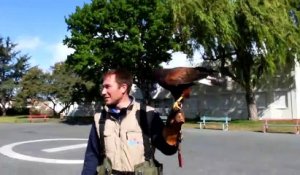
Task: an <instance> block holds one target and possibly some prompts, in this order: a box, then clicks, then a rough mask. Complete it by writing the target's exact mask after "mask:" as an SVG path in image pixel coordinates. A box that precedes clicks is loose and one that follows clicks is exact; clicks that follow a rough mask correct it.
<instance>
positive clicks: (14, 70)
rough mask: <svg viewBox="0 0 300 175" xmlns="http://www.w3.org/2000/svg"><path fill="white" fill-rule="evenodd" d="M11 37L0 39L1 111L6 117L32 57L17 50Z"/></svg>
mask: <svg viewBox="0 0 300 175" xmlns="http://www.w3.org/2000/svg"><path fill="white" fill-rule="evenodd" d="M15 47H16V44H15V43H13V42H12V41H11V40H10V38H9V37H7V38H6V39H4V38H2V37H0V109H1V112H2V115H3V116H5V115H6V110H7V107H9V106H10V105H11V102H12V100H13V98H14V96H15V92H16V90H17V89H18V85H19V82H20V79H21V77H22V76H23V75H24V73H26V71H27V69H28V67H29V64H28V60H29V58H30V57H28V56H27V55H22V54H20V52H19V51H16V50H15Z"/></svg>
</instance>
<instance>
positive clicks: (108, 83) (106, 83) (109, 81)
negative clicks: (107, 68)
mask: <svg viewBox="0 0 300 175" xmlns="http://www.w3.org/2000/svg"><path fill="white" fill-rule="evenodd" d="M126 90H127V85H126V84H121V85H120V84H118V83H117V81H116V75H114V74H112V75H108V76H106V77H104V80H103V83H102V90H101V95H102V97H103V99H104V102H105V104H106V105H108V106H110V105H115V106H117V105H118V104H119V103H120V102H121V100H122V98H123V97H124V95H125V94H126Z"/></svg>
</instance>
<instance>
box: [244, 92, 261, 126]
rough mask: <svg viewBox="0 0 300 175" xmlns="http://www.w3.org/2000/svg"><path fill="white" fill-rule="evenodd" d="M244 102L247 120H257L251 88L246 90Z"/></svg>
mask: <svg viewBox="0 0 300 175" xmlns="http://www.w3.org/2000/svg"><path fill="white" fill-rule="evenodd" d="M246 91H247V92H246V102H247V110H248V119H249V120H258V116H257V107H256V100H255V94H254V92H253V90H252V89H251V88H247V90H246Z"/></svg>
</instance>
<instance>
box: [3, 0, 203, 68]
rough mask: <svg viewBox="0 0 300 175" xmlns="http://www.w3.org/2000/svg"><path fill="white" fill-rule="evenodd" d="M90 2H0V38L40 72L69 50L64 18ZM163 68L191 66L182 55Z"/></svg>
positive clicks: (34, 0) (26, 0) (178, 55)
mask: <svg viewBox="0 0 300 175" xmlns="http://www.w3.org/2000/svg"><path fill="white" fill-rule="evenodd" d="M90 2H91V0H0V37H2V38H7V37H9V38H10V39H11V41H12V42H13V43H16V44H17V47H16V50H17V51H20V52H21V54H22V55H23V54H27V55H28V56H30V60H29V63H30V66H38V67H39V68H41V69H43V70H44V71H50V70H51V69H50V67H51V66H53V65H54V64H55V63H56V62H59V61H64V60H66V58H67V55H69V54H70V53H72V52H73V50H72V49H70V48H68V47H67V46H65V45H63V43H62V41H63V39H64V38H65V36H66V35H69V32H68V31H67V24H66V23H65V17H68V16H69V15H70V14H72V13H74V12H75V9H76V6H80V7H82V6H83V5H84V3H90ZM172 57H173V60H172V61H171V62H169V63H164V64H163V66H164V67H177V66H194V65H196V64H198V63H197V62H193V63H191V62H190V61H188V60H186V59H184V58H185V55H184V54H182V53H175V54H173V55H172Z"/></svg>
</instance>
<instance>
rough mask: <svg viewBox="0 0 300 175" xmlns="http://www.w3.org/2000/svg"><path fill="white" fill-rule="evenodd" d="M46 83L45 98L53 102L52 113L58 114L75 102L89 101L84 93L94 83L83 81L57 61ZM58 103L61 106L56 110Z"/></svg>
mask: <svg viewBox="0 0 300 175" xmlns="http://www.w3.org/2000/svg"><path fill="white" fill-rule="evenodd" d="M46 85H47V86H48V88H47V89H48V94H47V99H48V100H50V101H51V102H52V104H53V107H52V109H53V113H54V114H55V115H60V114H61V113H63V112H64V111H65V110H66V109H68V108H69V107H70V106H71V105H73V104H74V103H75V102H77V103H78V104H80V103H83V102H86V101H89V100H87V99H86V98H87V97H86V96H85V94H86V93H87V92H88V91H89V90H90V88H91V87H92V86H93V85H94V84H93V83H92V82H89V81H84V80H83V79H82V78H81V77H80V76H79V75H78V74H76V73H75V72H74V71H72V70H71V69H69V68H68V67H67V66H66V64H65V63H64V62H59V63H56V64H55V65H54V66H53V67H52V73H51V76H50V79H49V81H48V83H47V84H46ZM58 104H59V105H60V106H62V108H61V109H60V110H59V111H58V112H57V111H56V106H57V105H58Z"/></svg>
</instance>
